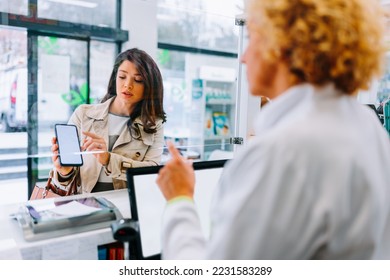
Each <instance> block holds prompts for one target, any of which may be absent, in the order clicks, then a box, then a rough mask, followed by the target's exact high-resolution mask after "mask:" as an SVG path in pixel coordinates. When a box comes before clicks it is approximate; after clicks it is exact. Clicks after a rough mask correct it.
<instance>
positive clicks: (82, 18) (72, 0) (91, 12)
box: [38, 0, 116, 27]
mask: <svg viewBox="0 0 390 280" xmlns="http://www.w3.org/2000/svg"><path fill="white" fill-rule="evenodd" d="M38 17H40V18H47V19H55V20H62V21H68V22H72V23H81V24H88V25H96V26H100V27H115V24H116V0H38Z"/></svg>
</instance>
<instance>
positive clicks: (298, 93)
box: [254, 83, 341, 135]
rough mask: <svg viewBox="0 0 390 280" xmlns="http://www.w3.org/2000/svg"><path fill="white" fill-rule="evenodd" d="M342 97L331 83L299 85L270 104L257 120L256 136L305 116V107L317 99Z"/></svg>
mask: <svg viewBox="0 0 390 280" xmlns="http://www.w3.org/2000/svg"><path fill="white" fill-rule="evenodd" d="M337 95H341V93H340V92H339V91H338V90H336V89H335V87H334V85H333V84H331V83H329V84H327V85H325V86H322V87H315V86H313V85H312V84H309V83H303V84H299V85H296V86H293V87H290V88H289V89H287V90H286V91H285V92H284V93H282V94H281V95H279V96H278V97H277V98H275V99H274V100H272V101H271V102H270V103H268V104H267V105H266V106H264V108H262V109H261V111H260V112H259V113H258V114H257V116H256V118H255V124H254V129H255V133H256V135H261V134H263V133H264V132H266V131H268V130H269V129H271V128H274V127H276V126H278V125H280V124H281V123H285V122H288V121H290V120H292V119H295V117H293V116H297V115H299V114H303V113H304V112H305V109H307V108H308V107H309V106H304V105H305V104H306V105H307V104H309V103H310V102H314V101H315V100H316V99H322V98H332V97H334V96H337Z"/></svg>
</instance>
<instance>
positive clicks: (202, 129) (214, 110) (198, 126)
mask: <svg viewBox="0 0 390 280" xmlns="http://www.w3.org/2000/svg"><path fill="white" fill-rule="evenodd" d="M235 106H236V104H235V80H233V81H215V80H211V81H210V80H207V79H195V80H193V82H192V103H191V118H190V128H191V133H190V134H191V135H190V137H189V145H191V146H194V147H196V151H197V152H198V153H199V154H200V160H208V157H209V155H210V153H211V152H212V151H213V150H223V151H232V150H233V147H232V145H230V138H231V137H233V133H234V119H235V118H234V114H235V109H236V107H235Z"/></svg>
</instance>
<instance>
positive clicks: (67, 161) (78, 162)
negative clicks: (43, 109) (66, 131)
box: [54, 124, 83, 166]
mask: <svg viewBox="0 0 390 280" xmlns="http://www.w3.org/2000/svg"><path fill="white" fill-rule="evenodd" d="M60 127H74V129H75V134H76V138H77V152H81V150H80V144H79V134H78V130H77V126H75V125H73V124H56V125H55V127H54V128H55V134H56V137H57V144H58V152H59V154H60V155H59V160H60V163H61V165H62V166H82V165H83V157H82V155H81V154H80V155H72V157H71V158H70V157H69V156H68V157H67V158H64V157H61V151H62V150H63V147H62V143H64V142H63V141H66V140H69V139H66V138H65V137H64V138H65V139H59V138H60V137H61V138H62V137H63V136H65V135H62V136H60V134H59V132H58V130H59V129H61V128H60ZM67 137H70V135H67ZM74 140H75V141H76V139H74ZM73 144H74V145H75V143H73ZM75 149H76V148H75ZM73 160H74V161H73Z"/></svg>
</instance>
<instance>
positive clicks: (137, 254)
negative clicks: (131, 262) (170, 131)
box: [126, 159, 228, 260]
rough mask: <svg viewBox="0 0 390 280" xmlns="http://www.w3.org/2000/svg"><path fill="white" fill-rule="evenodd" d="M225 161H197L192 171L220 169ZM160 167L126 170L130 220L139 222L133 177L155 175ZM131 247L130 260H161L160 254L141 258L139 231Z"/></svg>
mask: <svg viewBox="0 0 390 280" xmlns="http://www.w3.org/2000/svg"><path fill="white" fill-rule="evenodd" d="M227 161H228V160H227V159H223V160H210V161H199V162H194V163H193V167H194V170H202V169H211V168H220V167H224V165H225V164H226V162H227ZM162 167H164V165H156V166H147V167H137V168H128V169H127V171H126V177H127V191H128V193H129V201H130V212H131V219H132V220H133V221H135V222H138V221H139V220H138V210H137V199H136V196H135V188H134V176H137V175H148V174H157V173H158V172H159V171H160V169H161V168H162ZM133 246H136V248H133V249H131V250H130V258H132V259H138V260H158V259H161V254H156V255H153V256H148V257H144V256H143V252H142V244H141V233H140V230H138V232H137V236H136V242H135V243H133ZM134 249H135V250H134Z"/></svg>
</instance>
